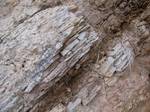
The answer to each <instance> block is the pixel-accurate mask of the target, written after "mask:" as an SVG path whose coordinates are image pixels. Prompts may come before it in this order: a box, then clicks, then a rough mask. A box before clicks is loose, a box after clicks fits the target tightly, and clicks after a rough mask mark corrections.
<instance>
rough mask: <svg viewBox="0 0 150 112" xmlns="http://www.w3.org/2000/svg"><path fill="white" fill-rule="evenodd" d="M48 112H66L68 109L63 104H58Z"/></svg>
mask: <svg viewBox="0 0 150 112" xmlns="http://www.w3.org/2000/svg"><path fill="white" fill-rule="evenodd" d="M47 112H66V108H65V106H64V105H62V104H58V105H57V106H55V107H54V108H53V109H52V110H49V111H47Z"/></svg>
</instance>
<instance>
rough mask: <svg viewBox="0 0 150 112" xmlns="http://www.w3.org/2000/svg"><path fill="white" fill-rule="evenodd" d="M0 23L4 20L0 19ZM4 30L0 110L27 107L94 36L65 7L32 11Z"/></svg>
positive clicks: (0, 52)
mask: <svg viewBox="0 0 150 112" xmlns="http://www.w3.org/2000/svg"><path fill="white" fill-rule="evenodd" d="M19 6H20V5H19ZM19 9H20V8H19ZM31 10H32V11H33V9H31ZM17 12H18V11H17ZM12 13H16V11H13V12H12ZM11 18H12V17H11ZM6 19H9V17H8V18H5V20H6ZM21 21H22V20H21ZM1 22H2V23H4V21H3V19H1ZM13 22H14V21H13ZM2 26H3V27H4V29H5V28H6V26H5V25H2ZM11 27H13V26H10V28H11ZM4 29H3V28H2V29H1V30H2V36H1V46H0V57H1V61H0V78H1V88H0V89H1V95H0V109H1V111H3V112H4V111H14V112H15V111H27V110H28V109H29V108H31V107H32V105H34V104H35V103H37V101H36V100H38V99H39V98H40V97H42V95H43V94H45V93H46V91H47V90H48V89H49V88H50V87H51V86H52V85H53V84H54V83H55V82H57V81H58V80H59V79H60V78H61V77H63V76H64V75H65V74H66V73H67V72H68V71H69V70H71V68H72V67H73V66H74V65H75V64H76V63H77V62H78V61H79V60H80V59H81V58H83V57H84V56H85V55H86V54H87V53H88V52H89V50H90V47H91V46H92V45H93V43H94V42H95V41H96V40H97V39H98V37H97V34H96V32H94V31H93V29H92V28H90V26H89V25H88V24H87V23H86V22H85V21H84V18H83V17H82V16H80V17H77V16H76V15H75V14H73V13H71V12H69V9H68V7H66V6H56V7H54V8H47V9H44V10H40V11H39V12H34V16H33V15H32V16H30V17H29V18H28V19H25V20H24V21H22V23H20V24H19V25H17V26H15V28H12V29H13V31H10V30H8V32H7V31H6V32H4V31H3V30H4ZM7 29H9V28H7ZM32 102H34V103H32ZM22 109H23V110H22Z"/></svg>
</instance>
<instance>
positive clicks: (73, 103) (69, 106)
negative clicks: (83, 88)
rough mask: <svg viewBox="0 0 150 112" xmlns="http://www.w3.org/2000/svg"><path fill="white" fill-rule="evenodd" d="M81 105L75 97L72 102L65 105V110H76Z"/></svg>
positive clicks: (71, 111)
mask: <svg viewBox="0 0 150 112" xmlns="http://www.w3.org/2000/svg"><path fill="white" fill-rule="evenodd" d="M79 105H81V99H80V98H77V99H76V100H75V101H74V102H70V103H69V104H68V106H67V112H76V108H77V107H78V106H79Z"/></svg>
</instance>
